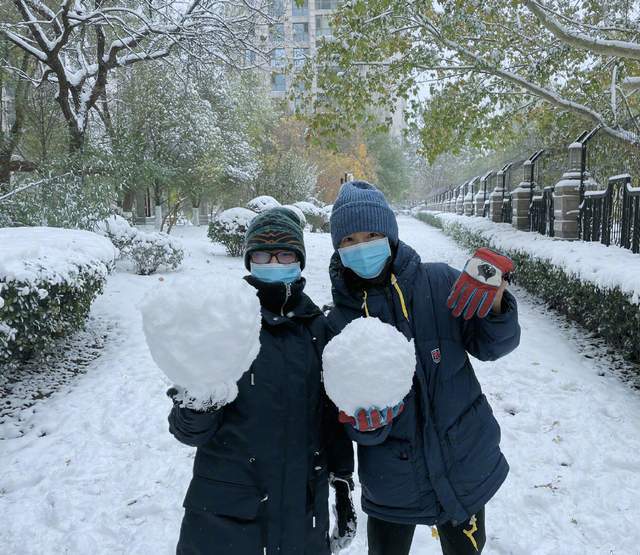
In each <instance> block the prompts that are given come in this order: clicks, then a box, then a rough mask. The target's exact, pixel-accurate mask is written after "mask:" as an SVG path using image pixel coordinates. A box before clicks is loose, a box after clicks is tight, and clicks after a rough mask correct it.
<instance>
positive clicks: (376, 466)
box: [358, 437, 421, 508]
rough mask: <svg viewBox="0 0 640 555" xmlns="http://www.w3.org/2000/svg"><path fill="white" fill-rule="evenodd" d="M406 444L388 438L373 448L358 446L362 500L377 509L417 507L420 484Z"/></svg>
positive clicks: (411, 454)
mask: <svg viewBox="0 0 640 555" xmlns="http://www.w3.org/2000/svg"><path fill="white" fill-rule="evenodd" d="M413 458H414V453H413V449H412V446H411V443H410V442H409V441H406V440H403V439H396V438H393V437H390V438H388V439H387V440H386V441H385V442H384V443H382V444H380V445H373V446H358V474H359V476H360V483H361V485H362V491H363V494H364V497H365V498H366V499H367V500H368V501H370V502H372V503H375V504H376V505H382V506H386V507H400V508H410V507H412V506H419V504H420V503H419V502H420V494H419V493H420V489H421V488H420V487H419V486H420V481H421V477H419V476H418V475H417V473H416V467H415V461H414V460H413Z"/></svg>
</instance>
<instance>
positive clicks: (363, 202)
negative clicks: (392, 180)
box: [331, 181, 398, 249]
mask: <svg viewBox="0 0 640 555" xmlns="http://www.w3.org/2000/svg"><path fill="white" fill-rule="evenodd" d="M358 231H375V232H377V233H382V234H384V235H386V236H387V237H388V238H389V242H390V243H391V244H392V245H396V244H397V243H398V223H397V222H396V216H395V214H394V213H393V210H391V207H390V206H389V204H388V203H387V200H386V199H385V198H384V195H383V194H382V192H381V191H379V190H378V189H376V188H375V187H374V186H373V185H371V183H367V182H366V181H349V182H347V183H345V184H344V185H343V186H342V187H341V188H340V192H339V193H338V198H336V201H335V202H334V203H333V211H332V212H331V240H332V241H333V248H335V249H337V248H338V246H339V245H340V241H342V239H344V238H345V237H346V236H347V235H351V234H352V233H356V232H358Z"/></svg>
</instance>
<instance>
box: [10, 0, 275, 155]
mask: <svg viewBox="0 0 640 555" xmlns="http://www.w3.org/2000/svg"><path fill="white" fill-rule="evenodd" d="M262 4H263V2H262V1H261V0H256V1H253V0H250V1H246V0H187V1H185V2H174V1H170V0H94V1H89V0H10V6H11V7H12V8H13V10H9V9H7V8H5V9H6V11H7V12H8V13H7V17H6V18H5V17H3V18H2V19H0V33H2V34H3V35H4V37H5V38H6V39H8V40H9V41H10V42H11V43H13V44H14V45H16V46H17V47H18V48H20V49H21V50H22V51H23V52H25V53H26V54H28V55H29V56H30V57H31V58H32V59H34V60H35V61H36V62H37V64H38V67H39V70H40V74H39V75H38V76H37V77H36V78H32V77H30V76H27V75H24V72H23V71H21V69H20V68H19V67H14V66H12V65H11V64H7V63H6V62H5V63H4V65H5V67H9V68H10V69H11V70H13V71H15V72H17V73H19V74H21V75H22V76H23V77H28V78H29V79H30V80H31V81H32V82H33V83H34V84H35V85H37V84H38V83H41V82H43V81H48V82H51V83H54V84H55V85H56V87H57V92H56V96H55V98H56V101H57V103H58V104H59V106H60V109H61V111H62V114H63V115H64V118H65V121H66V123H67V128H68V132H69V150H70V151H71V152H77V151H79V150H81V149H82V147H83V144H84V139H85V133H86V131H87V126H88V122H89V114H90V112H91V110H94V109H95V110H100V102H99V101H100V100H101V99H103V98H104V97H105V95H106V91H107V84H108V81H109V78H110V76H111V75H112V74H113V71H114V70H116V69H117V68H123V67H128V66H131V65H133V64H137V63H139V62H148V61H151V60H160V59H166V58H167V57H169V56H170V55H171V54H172V53H175V52H181V53H183V54H188V55H189V56H192V57H194V58H196V59H199V60H201V61H203V62H208V63H212V62H215V63H225V64H234V65H239V64H241V63H242V60H241V58H242V56H243V55H244V53H245V52H246V51H247V50H256V47H255V45H254V44H253V41H254V39H255V33H254V29H255V25H256V23H257V22H258V21H259V20H260V19H261V18H262V17H263V16H264V14H265V13H266V12H265V11H264V10H263V9H262V8H263V5H262ZM107 117H108V116H107Z"/></svg>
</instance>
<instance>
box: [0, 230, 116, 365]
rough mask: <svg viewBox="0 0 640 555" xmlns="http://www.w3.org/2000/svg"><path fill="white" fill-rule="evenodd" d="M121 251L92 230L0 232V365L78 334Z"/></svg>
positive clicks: (26, 356)
mask: <svg viewBox="0 0 640 555" xmlns="http://www.w3.org/2000/svg"><path fill="white" fill-rule="evenodd" d="M117 254H118V250H117V249H116V248H115V247H114V246H113V244H112V243H111V241H109V239H107V238H105V237H101V236H100V235H97V234H96V233H92V232H90V231H80V230H75V229H61V228H50V227H14V228H0V361H18V360H24V359H27V358H29V357H31V356H32V355H34V354H35V353H38V352H41V351H42V350H43V349H45V347H47V345H49V344H50V343H51V342H52V341H54V340H55V339H56V338H57V337H61V336H63V335H65V334H67V333H70V332H73V331H75V330H78V329H80V328H81V327H82V326H83V324H84V321H85V319H86V317H87V315H88V314H89V310H90V308H91V303H92V302H93V300H94V299H95V297H96V296H97V295H98V294H100V293H101V292H102V288H103V286H104V283H105V281H106V278H107V274H108V273H109V271H110V270H111V269H112V268H113V266H114V263H115V259H116V256H117Z"/></svg>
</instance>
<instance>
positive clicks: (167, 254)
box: [94, 214, 184, 276]
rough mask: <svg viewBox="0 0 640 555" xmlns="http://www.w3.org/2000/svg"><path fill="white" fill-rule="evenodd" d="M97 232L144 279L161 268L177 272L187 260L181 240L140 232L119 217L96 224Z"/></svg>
mask: <svg viewBox="0 0 640 555" xmlns="http://www.w3.org/2000/svg"><path fill="white" fill-rule="evenodd" d="M94 231H95V232H96V233H98V234H99V235H103V236H104V237H107V238H108V239H109V240H110V241H111V242H112V243H113V244H114V245H115V247H116V248H117V249H118V250H119V251H120V254H121V256H122V257H123V258H128V259H130V260H131V261H132V262H133V264H134V266H135V271H136V273H138V274H140V275H143V276H148V275H150V274H153V273H155V272H156V271H157V270H158V268H160V267H161V266H163V267H164V268H166V269H171V270H175V269H177V268H178V267H179V266H180V264H182V260H183V259H184V248H183V246H182V242H181V241H180V240H179V239H177V238H175V237H171V236H170V235H169V234H167V233H162V232H157V231H156V232H146V231H140V230H138V229H136V228H135V227H133V226H132V225H131V224H130V223H129V222H128V221H127V220H125V219H124V218H123V217H122V216H118V215H116V214H114V215H112V216H109V217H108V218H107V219H106V220H102V221H100V222H98V223H96V225H95V226H94Z"/></svg>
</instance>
